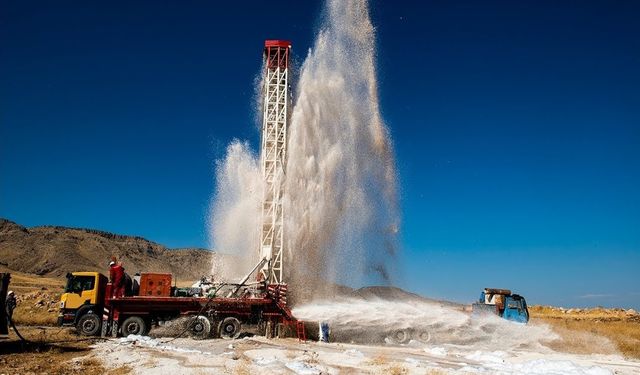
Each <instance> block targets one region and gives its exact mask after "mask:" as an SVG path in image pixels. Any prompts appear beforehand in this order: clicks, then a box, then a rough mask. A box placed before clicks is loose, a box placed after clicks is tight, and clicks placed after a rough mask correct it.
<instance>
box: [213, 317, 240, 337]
mask: <svg viewBox="0 0 640 375" xmlns="http://www.w3.org/2000/svg"><path fill="white" fill-rule="evenodd" d="M241 328H242V325H241V324H240V321H239V320H238V319H236V318H234V317H232V316H230V317H227V318H224V320H223V321H222V322H220V326H218V332H219V333H220V337H222V338H223V339H236V338H238V336H240V330H241Z"/></svg>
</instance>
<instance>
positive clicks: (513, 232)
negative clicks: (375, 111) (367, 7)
mask: <svg viewBox="0 0 640 375" xmlns="http://www.w3.org/2000/svg"><path fill="white" fill-rule="evenodd" d="M274 4H275V5H276V6H275V7H278V6H279V7H280V8H281V9H283V11H282V12H280V13H274V12H273V9H274ZM321 7H322V6H321V3H320V2H297V1H282V2H278V1H274V2H268V3H267V2H258V1H256V2H225V3H218V2H195V1H194V2H191V1H181V2H178V1H174V2H169V1H138V2H135V3H133V2H117V1H116V2H110V3H109V4H97V3H95V4H94V3H87V2H55V3H52V2H39V1H32V2H16V1H7V0H0V74H1V75H0V78H1V79H0V216H1V217H6V218H9V219H11V220H14V221H16V222H18V223H21V224H23V225H27V226H33V225H45V224H55V225H66V226H76V227H92V228H99V229H103V230H108V231H112V232H117V233H124V234H133V235H140V236H144V237H147V238H149V239H151V240H154V241H157V242H160V243H163V244H166V245H168V246H171V247H185V246H201V247H206V246H207V234H206V225H205V221H206V215H207V211H208V208H209V200H210V197H211V194H212V191H213V189H214V182H215V181H214V173H213V172H214V163H215V160H216V159H217V158H220V157H221V156H222V155H223V153H224V149H225V146H226V145H227V143H228V142H229V141H230V140H231V139H232V138H240V139H248V140H249V141H250V142H251V143H252V144H253V145H254V146H255V145H257V143H258V139H259V133H258V131H257V128H256V126H255V113H254V108H253V106H254V101H253V95H254V79H255V76H256V75H257V74H258V71H259V69H260V63H261V61H260V58H261V49H262V44H263V41H264V39H268V38H282V39H289V40H291V41H292V42H293V51H294V54H295V56H296V59H297V60H298V62H299V63H300V62H302V60H303V59H304V57H305V55H306V52H307V50H308V48H309V47H310V46H311V44H312V41H313V38H314V34H315V32H316V30H317V26H318V24H319V13H320V10H321ZM267 14H268V15H269V17H266V15H267ZM638 14H640V3H637V2H633V1H627V2H624V1H622V2H615V3H612V2H609V1H599V2H596V1H593V2H580V3H579V5H578V3H573V2H558V1H518V2H514V1H496V2H482V3H480V2H477V1H467V2H460V1H439V2H434V1H425V2H415V1H395V2H388V1H373V2H372V18H373V23H374V25H375V26H376V28H377V33H378V69H379V80H380V96H381V108H382V112H383V117H384V119H385V121H386V122H387V124H388V126H389V128H390V130H391V133H392V136H393V139H394V143H395V148H396V154H397V162H398V169H399V175H400V183H401V199H402V215H403V226H402V241H401V242H402V255H401V256H400V259H399V262H400V266H399V270H400V272H398V276H399V277H398V280H397V283H398V285H400V286H402V287H404V288H406V289H409V290H412V291H416V292H419V293H422V294H426V295H430V296H435V297H440V298H448V299H454V300H459V301H471V300H472V299H474V298H475V297H476V295H477V294H478V293H479V291H480V289H481V288H482V287H485V286H491V287H507V288H511V289H514V290H516V291H518V292H519V293H521V294H523V295H525V296H527V297H528V299H529V301H530V303H544V304H559V305H565V306H569V305H575V306H591V305H605V306H623V307H634V308H640V193H639V192H640V150H639V149H640V147H639V146H640V70H639V69H638V66H640V23H638V22H637V15H638Z"/></svg>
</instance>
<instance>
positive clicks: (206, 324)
mask: <svg viewBox="0 0 640 375" xmlns="http://www.w3.org/2000/svg"><path fill="white" fill-rule="evenodd" d="M190 327H191V328H189V331H190V333H191V337H193V338H194V339H197V340H202V339H206V338H207V337H209V334H210V333H211V322H210V321H209V319H207V317H206V316H202V315H198V316H196V317H194V318H193V320H192V321H191V325H190Z"/></svg>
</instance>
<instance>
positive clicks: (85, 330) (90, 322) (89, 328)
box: [76, 312, 102, 336]
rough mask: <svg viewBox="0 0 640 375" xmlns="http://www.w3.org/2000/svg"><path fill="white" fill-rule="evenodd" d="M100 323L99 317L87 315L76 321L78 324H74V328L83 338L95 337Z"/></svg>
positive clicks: (93, 314)
mask: <svg viewBox="0 0 640 375" xmlns="http://www.w3.org/2000/svg"><path fill="white" fill-rule="evenodd" d="M101 323H102V321H101V320H100V317H99V316H98V315H97V314H95V313H92V312H90V313H87V314H84V315H83V316H82V317H80V319H78V323H77V324H76V328H77V329H78V332H80V333H81V334H83V335H85V336H95V335H97V334H98V332H100V324H101Z"/></svg>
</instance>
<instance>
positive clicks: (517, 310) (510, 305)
mask: <svg viewBox="0 0 640 375" xmlns="http://www.w3.org/2000/svg"><path fill="white" fill-rule="evenodd" d="M472 311H473V315H476V316H477V315H483V314H494V315H498V316H500V317H501V318H503V319H506V320H510V321H512V322H517V323H523V324H526V323H527V322H528V321H529V309H528V308H527V301H526V300H525V299H524V297H522V296H521V295H518V294H512V293H511V291H510V290H508V289H494V288H485V289H484V291H483V292H482V293H480V298H479V299H478V302H476V303H474V304H473V305H472Z"/></svg>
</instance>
